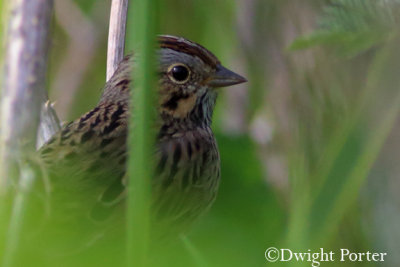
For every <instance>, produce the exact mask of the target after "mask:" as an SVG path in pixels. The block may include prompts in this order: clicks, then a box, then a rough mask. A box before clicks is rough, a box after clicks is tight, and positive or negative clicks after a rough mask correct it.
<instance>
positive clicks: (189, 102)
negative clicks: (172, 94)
mask: <svg viewBox="0 0 400 267" xmlns="http://www.w3.org/2000/svg"><path fill="white" fill-rule="evenodd" d="M196 100H197V96H196V94H193V95H191V96H189V97H188V98H181V99H179V101H178V107H177V108H176V109H175V110H174V111H173V112H172V115H173V116H174V117H176V118H183V117H186V116H187V114H188V113H190V112H191V111H192V110H193V108H194V106H195V105H196Z"/></svg>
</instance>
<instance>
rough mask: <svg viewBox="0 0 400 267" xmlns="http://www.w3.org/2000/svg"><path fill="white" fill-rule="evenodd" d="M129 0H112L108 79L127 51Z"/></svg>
mask: <svg viewBox="0 0 400 267" xmlns="http://www.w3.org/2000/svg"><path fill="white" fill-rule="evenodd" d="M127 14H128V0H112V3H111V12H110V26H109V33H108V51H107V81H108V80H109V79H110V78H111V76H112V75H113V74H114V72H115V70H116V69H117V67H118V63H119V62H121V60H122V58H123V57H124V52H125V32H126V17H127Z"/></svg>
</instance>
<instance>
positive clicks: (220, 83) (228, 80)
mask: <svg viewBox="0 0 400 267" xmlns="http://www.w3.org/2000/svg"><path fill="white" fill-rule="evenodd" d="M244 82H247V80H246V78H244V77H242V76H240V75H239V74H236V73H234V72H233V71H231V70H228V69H227V68H225V67H223V66H222V65H218V66H217V71H216V72H215V74H214V75H213V76H212V77H211V79H210V80H208V82H207V84H208V85H209V86H211V87H225V86H230V85H235V84H239V83H244Z"/></svg>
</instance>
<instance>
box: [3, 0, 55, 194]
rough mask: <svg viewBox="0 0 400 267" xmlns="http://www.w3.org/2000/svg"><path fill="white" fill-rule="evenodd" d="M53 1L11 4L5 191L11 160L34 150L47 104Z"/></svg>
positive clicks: (5, 98)
mask: <svg viewBox="0 0 400 267" xmlns="http://www.w3.org/2000/svg"><path fill="white" fill-rule="evenodd" d="M52 8H53V1H52V0H37V1H30V0H17V1H13V2H12V3H11V4H10V13H9V14H10V16H9V25H8V32H7V37H6V38H7V42H6V53H5V57H4V73H3V91H2V102H1V104H2V105H1V107H2V109H1V139H0V140H1V144H2V146H1V154H0V155H1V158H0V159H1V162H0V163H1V172H2V173H1V174H2V175H1V176H0V190H2V191H3V192H4V190H5V189H6V187H7V184H8V182H7V180H8V179H9V175H8V172H9V170H10V166H12V164H10V163H11V162H10V161H13V158H15V156H16V155H17V156H18V153H19V152H20V151H22V150H28V151H29V150H30V151H34V149H35V143H36V138H37V131H36V129H38V125H39V119H40V109H41V104H42V103H45V102H46V101H47V93H46V91H45V74H46V70H47V52H48V43H49V42H48V35H49V25H50V21H51V13H52Z"/></svg>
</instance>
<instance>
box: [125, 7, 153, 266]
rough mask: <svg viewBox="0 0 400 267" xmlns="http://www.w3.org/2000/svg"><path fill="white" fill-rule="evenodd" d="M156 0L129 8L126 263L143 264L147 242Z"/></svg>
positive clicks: (144, 262) (130, 264)
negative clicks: (131, 55)
mask: <svg viewBox="0 0 400 267" xmlns="http://www.w3.org/2000/svg"><path fill="white" fill-rule="evenodd" d="M157 11H158V1H157V0H153V1H140V0H134V1H132V2H131V4H130V8H129V18H130V20H129V24H128V26H129V31H128V32H132V33H134V34H133V35H131V37H130V38H129V41H131V43H129V48H130V49H133V51H135V53H136V55H137V57H136V59H137V61H136V65H135V67H134V70H133V74H132V75H133V81H134V90H133V92H132V100H131V103H132V104H131V109H132V116H131V119H130V121H129V123H130V124H129V126H130V129H129V140H128V145H129V159H128V174H129V187H128V205H127V208H128V210H127V215H128V216H127V218H128V222H127V223H128V225H127V232H128V235H127V238H128V239H127V253H128V259H127V264H128V266H146V258H147V250H148V245H149V231H150V229H149V222H150V212H149V209H150V193H151V189H150V186H151V184H150V181H151V177H152V170H153V169H154V167H153V165H152V164H151V162H152V160H151V154H152V151H153V149H152V145H153V141H154V140H155V135H154V133H153V132H152V131H151V129H150V126H151V122H152V119H153V118H152V116H151V115H152V114H153V109H154V108H153V107H154V103H153V102H152V101H153V96H154V91H155V88H156V86H157V84H156V82H155V78H156V77H155V64H154V63H155V62H156V61H155V59H156V57H155V39H156V32H157V26H158V22H157V19H158V15H157Z"/></svg>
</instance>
